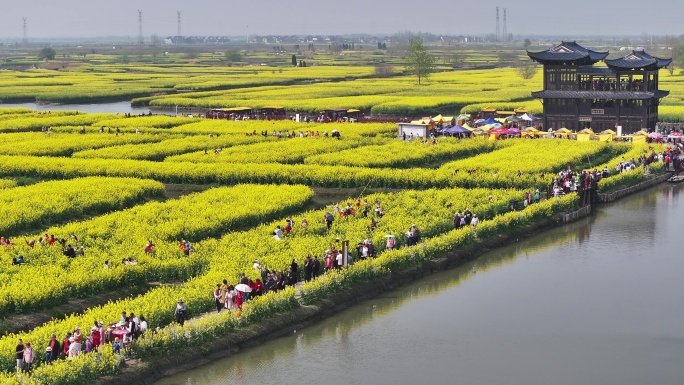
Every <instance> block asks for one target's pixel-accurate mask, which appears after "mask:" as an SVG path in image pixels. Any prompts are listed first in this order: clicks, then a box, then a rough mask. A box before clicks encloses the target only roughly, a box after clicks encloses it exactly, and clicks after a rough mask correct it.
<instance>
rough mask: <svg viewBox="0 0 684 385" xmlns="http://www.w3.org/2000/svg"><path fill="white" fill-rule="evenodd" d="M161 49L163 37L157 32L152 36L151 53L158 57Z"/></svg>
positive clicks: (154, 57)
mask: <svg viewBox="0 0 684 385" xmlns="http://www.w3.org/2000/svg"><path fill="white" fill-rule="evenodd" d="M160 51H161V39H160V38H159V36H158V35H157V34H156V33H155V34H154V35H152V36H151V37H150V54H151V55H152V58H153V59H156V58H157V56H159V52H160Z"/></svg>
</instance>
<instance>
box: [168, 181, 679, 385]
mask: <svg viewBox="0 0 684 385" xmlns="http://www.w3.org/2000/svg"><path fill="white" fill-rule="evenodd" d="M681 192H682V186H673V185H661V186H658V187H656V188H653V189H651V190H648V191H647V192H642V193H639V194H636V195H633V196H631V197H628V198H625V199H623V200H622V201H619V202H617V203H614V204H612V205H609V206H605V207H600V208H598V209H597V210H596V213H595V214H594V215H593V216H592V217H591V218H587V219H585V220H582V221H580V222H576V223H574V224H571V225H567V226H563V227H561V228H557V229H554V230H551V231H548V232H545V233H543V234H541V235H539V236H536V237H533V238H530V239H526V240H522V241H520V242H517V243H515V244H513V245H510V246H508V247H504V248H501V249H497V250H495V251H492V252H488V253H487V254H485V255H483V256H482V257H481V258H479V259H477V260H476V261H473V262H471V263H468V264H466V265H463V266H461V267H459V268H457V269H454V270H450V271H447V272H443V273H439V274H435V275H432V276H430V277H427V278H425V279H423V280H421V281H419V282H415V283H414V284H411V285H409V286H406V287H403V288H401V289H399V290H396V291H393V292H390V293H386V294H384V295H383V296H381V297H377V298H374V299H372V300H369V301H366V302H363V303H360V304H359V305H357V306H354V307H352V308H350V309H348V310H346V311H344V312H342V313H340V314H338V315H336V316H334V317H331V318H329V319H327V320H325V321H322V322H321V323H319V324H316V325H314V326H311V327H307V328H304V329H301V330H296V331H295V330H293V331H292V332H291V333H290V334H289V335H287V336H285V337H282V338H279V339H276V340H273V341H270V342H267V343H264V344H263V345H261V346H258V347H255V348H250V349H245V350H243V351H241V352H239V353H237V354H236V355H233V356H231V357H228V358H225V359H222V360H219V361H216V362H214V363H211V364H208V365H205V366H202V367H200V368H197V369H195V370H191V371H187V372H183V373H180V374H178V375H175V376H173V377H168V378H165V379H163V380H160V381H158V382H157V383H156V384H157V385H170V384H177V385H181V384H183V385H214V384H227V383H234V384H245V385H246V384H255V385H256V384H259V385H261V384H275V383H282V384H322V383H325V384H340V385H349V384H421V383H422V384H483V385H484V384H487V385H491V384H506V385H516V384H520V385H531V384H556V385H558V384H568V385H577V384H621V385H625V384H634V385H643V384H659V385H665V384H682V383H684V365H683V362H684V321H683V320H684V300H682V293H683V292H684V279H682V276H683V275H684V253H682V249H683V247H682V245H680V242H682V240H684V234H683V231H684V205H682V204H681V202H679V199H681V198H680V197H679V195H680V193H681Z"/></svg>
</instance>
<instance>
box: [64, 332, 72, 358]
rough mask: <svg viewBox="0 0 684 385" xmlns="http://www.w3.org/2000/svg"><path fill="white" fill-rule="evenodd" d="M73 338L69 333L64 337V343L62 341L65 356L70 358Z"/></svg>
mask: <svg viewBox="0 0 684 385" xmlns="http://www.w3.org/2000/svg"><path fill="white" fill-rule="evenodd" d="M70 338H71V333H67V334H66V337H64V341H62V351H63V352H64V355H65V356H69V345H71V341H70V340H69V339H70Z"/></svg>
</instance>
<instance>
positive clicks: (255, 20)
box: [0, 0, 684, 40]
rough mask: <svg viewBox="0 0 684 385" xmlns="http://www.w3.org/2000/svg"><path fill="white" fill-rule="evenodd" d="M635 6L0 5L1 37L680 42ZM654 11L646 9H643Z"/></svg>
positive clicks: (676, 19)
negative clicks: (403, 36) (408, 36)
mask: <svg viewBox="0 0 684 385" xmlns="http://www.w3.org/2000/svg"><path fill="white" fill-rule="evenodd" d="M668 4H671V5H666V4H665V3H663V2H656V3H650V2H643V1H639V2H637V1H634V0H622V1H615V0H612V1H611V0H603V1H595V0H565V1H559V0H548V1H539V0H506V1H501V0H481V1H463V0H456V1H454V0H423V1H415V0H384V1H379V0H342V1H331V0H247V1H244V0H241V1H236V0H213V1H208V0H192V1H190V0H185V1H180V0H164V1H161V0H59V1H55V0H50V1H47V0H37V1H13V0H8V1H5V2H3V5H2V8H1V10H0V37H1V38H14V39H21V38H22V36H23V21H22V18H23V17H26V18H27V26H28V27H27V36H28V38H29V40H31V39H40V38H50V37H96V36H133V37H135V36H137V35H138V9H142V11H143V34H144V35H145V36H146V37H148V36H150V35H152V34H153V33H157V34H158V35H159V36H160V37H164V36H169V35H175V34H176V29H177V22H176V20H177V14H176V12H177V11H181V17H182V34H183V35H186V36H187V35H228V36H236V35H239V36H244V35H248V34H249V35H253V34H257V35H267V34H282V35H285V34H298V35H304V34H346V33H355V32H359V33H371V34H381V33H390V34H391V33H395V32H400V31H408V30H410V31H412V32H418V31H423V32H433V33H438V34H439V33H443V34H452V35H458V34H463V35H466V34H472V35H485V34H488V33H494V32H495V30H496V24H495V20H496V18H495V7H496V6H497V5H498V6H499V7H500V9H501V28H502V29H503V8H504V7H505V8H506V9H507V28H508V32H509V33H513V34H526V35H527V34H537V35H554V36H566V37H574V36H583V35H605V36H622V35H637V36H639V35H643V34H648V35H665V34H668V35H681V34H684V27H683V25H684V23H682V21H681V18H682V14H683V13H684V12H683V11H684V2H682V1H679V0H677V1H673V2H672V3H669V2H668ZM651 5H652V6H651Z"/></svg>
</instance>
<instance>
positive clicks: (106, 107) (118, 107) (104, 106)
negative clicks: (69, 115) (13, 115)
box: [0, 102, 170, 115]
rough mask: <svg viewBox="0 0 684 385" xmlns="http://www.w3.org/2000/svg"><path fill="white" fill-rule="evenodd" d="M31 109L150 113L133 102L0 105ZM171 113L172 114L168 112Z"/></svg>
mask: <svg viewBox="0 0 684 385" xmlns="http://www.w3.org/2000/svg"><path fill="white" fill-rule="evenodd" d="M17 107H23V108H30V109H32V110H36V111H60V110H75V111H81V112H86V113H88V114H96V113H113V114H117V113H118V114H126V113H131V114H135V115H140V114H147V113H148V112H150V109H149V108H148V107H131V102H111V103H93V104H56V103H0V108H17ZM152 113H155V111H152ZM167 113H170V112H167Z"/></svg>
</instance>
